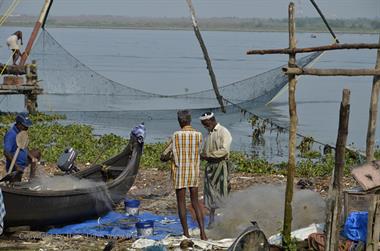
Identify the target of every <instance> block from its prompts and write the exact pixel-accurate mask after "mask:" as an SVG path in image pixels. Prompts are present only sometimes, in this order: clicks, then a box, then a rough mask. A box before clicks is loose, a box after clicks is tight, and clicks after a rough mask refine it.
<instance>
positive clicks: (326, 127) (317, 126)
mask: <svg viewBox="0 0 380 251" xmlns="http://www.w3.org/2000/svg"><path fill="white" fill-rule="evenodd" d="M21 30H22V31H23V32H24V33H25V35H26V37H27V36H28V33H30V29H29V28H21ZM48 30H49V32H50V33H51V34H52V35H53V36H54V37H55V39H56V40H57V41H59V43H60V44H61V45H62V46H63V47H64V48H65V49H66V50H67V51H68V52H70V53H71V54H72V55H73V56H75V57H76V58H78V59H79V60H80V61H81V62H82V63H83V64H85V65H87V66H89V67H90V68H91V69H93V70H94V71H96V72H98V73H100V74H102V75H104V76H106V77H107V78H109V79H112V80H114V81H116V82H119V83H122V84H125V85H128V86H130V87H134V88H137V89H141V90H144V91H148V92H154V93H160V94H178V93H186V92H196V91H201V90H205V89H209V88H211V82H210V79H209V75H208V71H207V69H206V66H205V62H204V59H203V56H202V53H201V50H200V47H199V45H198V42H197V40H196V38H195V35H194V33H193V32H192V31H177V30H154V31H152V30H124V29H83V28H50V29H48ZM13 31H14V28H11V27H4V28H2V30H1V32H0V35H1V40H2V41H4V45H3V47H2V48H0V52H1V55H0V60H1V62H6V61H7V60H8V56H9V52H8V51H7V48H6V46H5V39H6V37H7V36H8V35H9V34H11V33H12V32H13ZM202 35H203V38H204V40H205V43H206V45H207V48H208V51H209V54H210V57H211V59H212V63H213V68H214V71H215V74H216V77H217V80H218V84H219V85H220V86H223V85H226V84H229V83H231V82H235V81H238V80H242V79H245V78H248V77H251V76H253V75H256V74H259V73H262V72H265V71H268V70H270V69H272V68H275V67H278V66H280V65H282V64H285V63H286V62H287V56H286V55H266V56H247V55H246V54H245V52H246V51H247V50H250V49H269V48H286V47H288V34H287V33H284V32H220V31H218V32H216V31H204V32H202ZM315 35H316V36H317V37H316V38H312V37H311V34H310V33H300V34H297V44H298V47H307V46H320V45H326V44H330V43H332V39H331V37H330V35H329V34H327V33H320V34H319V33H316V34H315ZM338 37H339V39H340V41H341V42H342V43H359V42H361V43H377V42H378V35H370V34H361V35H360V34H338ZM375 61H376V51H375V50H360V51H359V50H344V51H330V52H327V53H325V54H324V55H323V56H322V57H321V58H320V59H319V60H318V61H317V62H316V63H315V65H314V66H315V67H318V68H371V67H373V66H374V64H375ZM372 79H373V78H372V77H311V76H303V77H301V78H300V79H299V81H298V85H297V97H296V98H297V112H298V118H299V126H298V130H299V133H301V134H303V135H306V136H312V137H314V138H315V139H316V140H318V141H320V142H323V143H328V144H335V141H336V136H337V128H338V118H339V106H340V101H341V97H342V90H343V89H344V88H348V89H350V90H351V112H350V124H349V136H348V142H349V143H353V144H354V146H355V147H356V148H360V149H364V148H365V138H366V131H367V124H368V111H369V110H368V109H369V101H370V95H371V86H372ZM51 98H52V97H46V96H45V97H44V96H41V97H40V100H41V102H40V104H39V109H40V110H41V111H47V112H54V110H52V109H51V108H49V99H50V100H51ZM50 102H51V101H50ZM109 102H112V101H109ZM78 103H81V107H78ZM78 103H72V104H71V103H68V104H65V105H66V106H67V105H69V106H70V104H71V107H70V109H65V112H64V113H65V114H66V115H67V116H68V122H69V123H87V124H90V125H92V126H94V128H95V132H96V133H99V134H102V133H115V134H118V135H122V136H127V135H128V134H129V130H130V128H131V127H132V126H133V125H135V124H137V123H139V122H141V120H144V122H145V124H146V127H147V130H148V134H147V142H157V141H163V140H165V139H166V138H167V137H169V136H170V134H171V133H172V132H173V130H175V129H177V127H178V125H177V121H176V120H175V116H169V117H165V116H158V117H159V119H157V118H154V119H153V118H151V117H145V119H142V118H144V116H142V117H141V116H136V114H130V113H128V112H125V111H126V110H128V108H126V107H119V106H118V104H113V106H115V107H116V108H115V109H114V111H92V112H83V111H86V110H88V109H83V106H85V107H86V106H87V107H92V106H93V105H94V104H91V103H88V104H83V101H82V102H81V101H80V100H78ZM22 104H23V98H22V97H8V96H7V97H0V110H2V111H15V110H16V111H20V110H22V109H23V105H22ZM105 105H106V104H105ZM151 105H152V107H154V104H151ZM176 108H177V107H172V109H173V110H175V109H176ZM253 111H254V112H257V113H258V114H259V115H260V116H264V117H267V118H270V119H273V120H274V121H275V122H276V123H279V124H281V125H284V126H287V124H288V117H289V116H288V105H287V92H286V91H285V92H283V93H282V94H281V95H280V96H279V97H278V98H277V99H275V100H274V101H273V102H272V103H271V104H269V105H267V106H266V107H257V108H255V109H254V110H253ZM173 112H174V111H173ZM218 118H219V120H220V121H221V122H222V123H223V124H224V125H225V126H226V127H228V128H229V129H230V130H231V133H232V135H233V137H234V141H233V149H235V150H243V151H246V152H251V151H252V149H253V148H254V147H252V140H251V137H249V135H250V134H251V133H252V128H251V125H250V124H249V123H248V121H247V116H242V115H241V114H233V115H220V116H219V117H218ZM197 120H198V119H197V118H194V122H195V124H194V125H195V126H196V127H197V128H199V129H200V130H202V132H204V133H205V131H204V130H203V128H201V126H200V124H199V122H198V121H197ZM378 124H379V123H378ZM379 129H380V126H378V128H377V130H379ZM377 135H379V133H378V134H377ZM269 137H272V138H275V137H276V136H269ZM286 137H287V136H286ZM286 137H285V138H286ZM377 139H379V140H380V136H377ZM377 143H379V142H378V141H377ZM275 154H277V155H283V154H285V155H286V151H284V150H282V151H276V153H275Z"/></svg>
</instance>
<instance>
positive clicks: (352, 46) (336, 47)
mask: <svg viewBox="0 0 380 251" xmlns="http://www.w3.org/2000/svg"><path fill="white" fill-rule="evenodd" d="M379 48H380V44H366V43H359V44H331V45H324V46H317V47H306V48H293V49H290V48H283V49H269V50H250V51H247V55H264V54H290V53H309V52H315V51H331V50H343V49H344V50H349V49H379Z"/></svg>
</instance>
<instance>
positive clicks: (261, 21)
mask: <svg viewBox="0 0 380 251" xmlns="http://www.w3.org/2000/svg"><path fill="white" fill-rule="evenodd" d="M34 20H36V17H33V16H17V17H10V18H9V19H8V21H7V23H6V25H9V26H31V25H32V24H33V23H34V22H33V21H34ZM328 21H329V24H330V26H331V27H332V28H333V30H334V31H336V32H339V31H341V32H366V33H378V32H380V19H369V18H356V19H330V20H328ZM296 24H297V30H298V31H305V32H307V31H309V32H323V31H327V29H326V27H325V25H324V23H323V22H322V20H321V19H320V18H319V17H302V18H297V19H296ZM47 26H50V27H101V28H126V29H130V28H136V29H138V28H141V29H191V28H192V27H191V21H190V18H185V17H183V18H150V17H141V18H131V17H123V16H60V17H50V18H49V20H48V23H47ZM199 26H200V28H201V29H202V30H226V31H286V30H287V29H288V20H287V19H286V18H282V19H274V18H237V17H223V18H200V19H199Z"/></svg>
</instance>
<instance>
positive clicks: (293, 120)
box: [282, 2, 298, 250]
mask: <svg viewBox="0 0 380 251" xmlns="http://www.w3.org/2000/svg"><path fill="white" fill-rule="evenodd" d="M294 13H295V6H294V3H293V2H291V3H290V4H289V9H288V15H289V48H290V49H294V48H295V47H296V36H295V32H296V25H295V16H294ZM288 65H289V67H294V66H295V65H296V54H295V53H292V54H289V62H288ZM288 79H289V97H288V102H289V115H290V127H289V156H288V170H287V180H286V191H285V206H284V225H283V237H282V242H283V246H284V247H285V248H286V249H287V250H290V245H291V235H290V233H291V229H292V218H293V217H292V200H293V186H294V175H295V169H296V153H295V152H296V133H297V122H298V118H297V106H296V97H295V93H296V85H297V80H296V75H294V74H290V75H288Z"/></svg>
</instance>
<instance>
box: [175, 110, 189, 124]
mask: <svg viewBox="0 0 380 251" xmlns="http://www.w3.org/2000/svg"><path fill="white" fill-rule="evenodd" d="M177 117H178V123H179V125H180V127H181V128H183V127H184V126H187V125H190V124H191V113H190V111H189V110H179V111H178V112H177Z"/></svg>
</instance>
